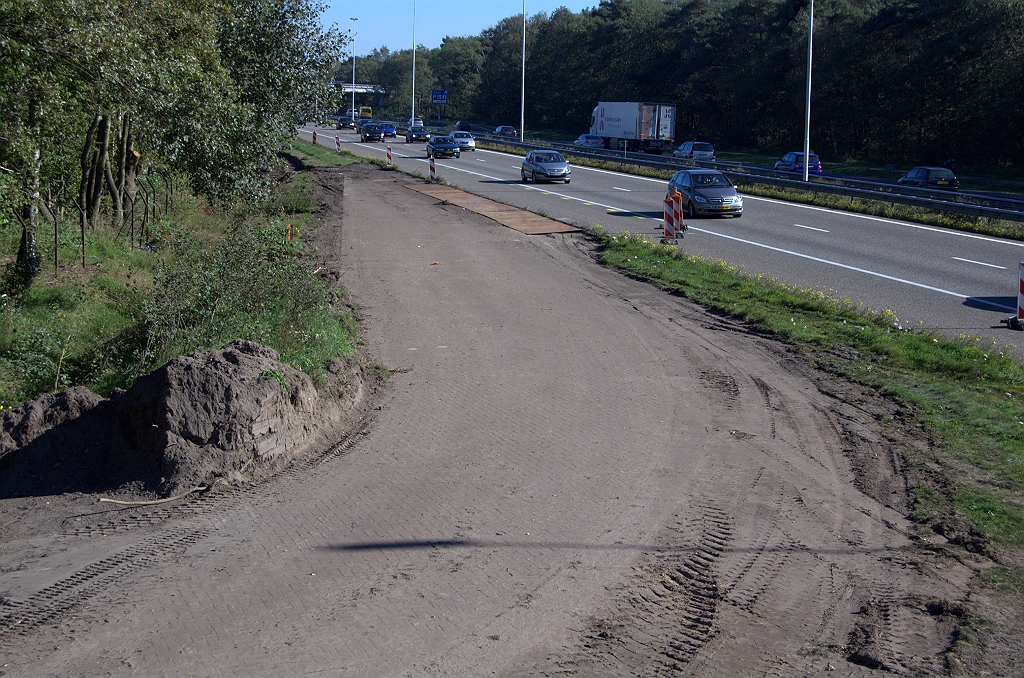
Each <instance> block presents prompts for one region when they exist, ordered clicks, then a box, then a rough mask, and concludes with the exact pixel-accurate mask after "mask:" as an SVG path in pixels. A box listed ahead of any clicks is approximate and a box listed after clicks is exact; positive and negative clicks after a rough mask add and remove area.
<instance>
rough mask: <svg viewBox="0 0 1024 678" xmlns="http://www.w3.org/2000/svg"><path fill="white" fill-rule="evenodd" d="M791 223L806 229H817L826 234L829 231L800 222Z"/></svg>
mask: <svg viewBox="0 0 1024 678" xmlns="http://www.w3.org/2000/svg"><path fill="white" fill-rule="evenodd" d="M793 225H795V226H797V227H798V228H807V229H808V230H819V231H821V232H823V234H828V232H831V231H830V230H825V229H824V228H815V227H814V226H805V225H804V224H802V223H795V224H793Z"/></svg>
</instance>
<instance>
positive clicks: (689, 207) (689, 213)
mask: <svg viewBox="0 0 1024 678" xmlns="http://www.w3.org/2000/svg"><path fill="white" fill-rule="evenodd" d="M696 216H697V212H696V210H694V209H693V202H692V201H687V202H686V218H687V219H693V218H695V217H696Z"/></svg>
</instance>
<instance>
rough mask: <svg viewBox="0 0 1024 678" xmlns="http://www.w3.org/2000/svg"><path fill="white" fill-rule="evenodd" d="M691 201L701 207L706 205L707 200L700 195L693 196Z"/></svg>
mask: <svg viewBox="0 0 1024 678" xmlns="http://www.w3.org/2000/svg"><path fill="white" fill-rule="evenodd" d="M693 199H694V200H696V201H697V202H699V203H701V204H702V205H706V204H708V199H707V198H705V197H704V196H702V195H695V196H693Z"/></svg>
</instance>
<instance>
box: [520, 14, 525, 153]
mask: <svg viewBox="0 0 1024 678" xmlns="http://www.w3.org/2000/svg"><path fill="white" fill-rule="evenodd" d="M520 92H521V94H520V97H519V143H524V139H525V138H526V129H525V127H526V0H523V87H522V89H521V90H520Z"/></svg>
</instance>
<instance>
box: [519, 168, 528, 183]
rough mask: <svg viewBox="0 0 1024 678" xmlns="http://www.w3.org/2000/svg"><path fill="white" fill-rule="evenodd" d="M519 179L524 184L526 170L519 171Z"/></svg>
mask: <svg viewBox="0 0 1024 678" xmlns="http://www.w3.org/2000/svg"><path fill="white" fill-rule="evenodd" d="M519 177H520V179H521V180H522V182H523V183H524V184H525V183H526V170H519Z"/></svg>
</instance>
